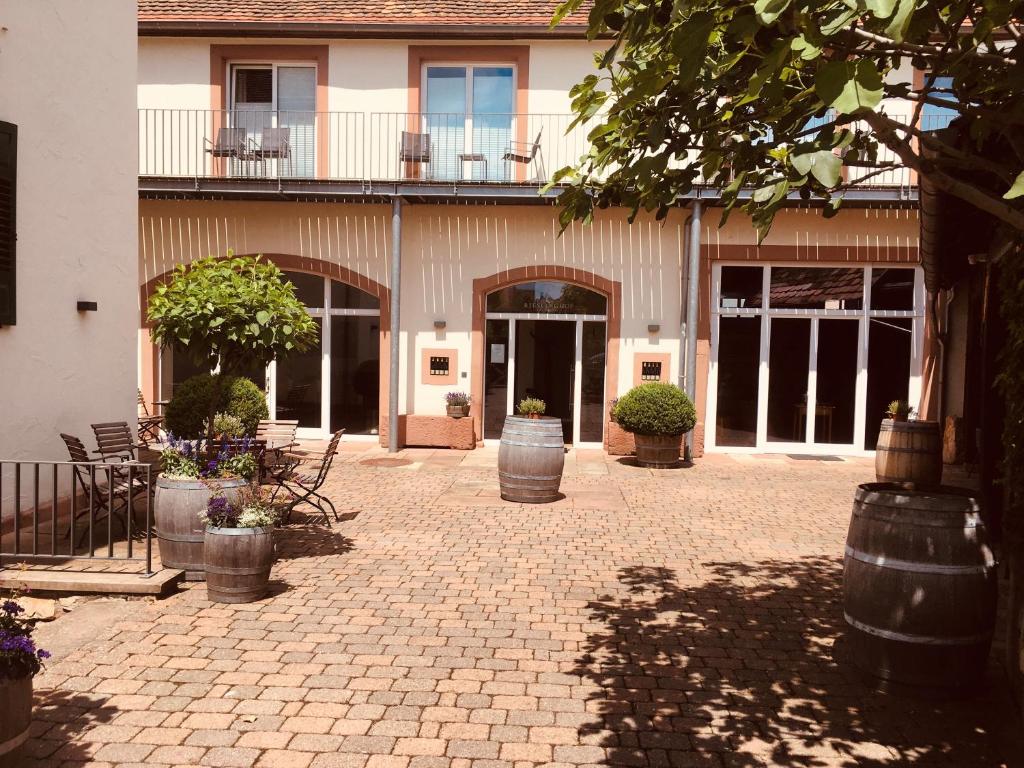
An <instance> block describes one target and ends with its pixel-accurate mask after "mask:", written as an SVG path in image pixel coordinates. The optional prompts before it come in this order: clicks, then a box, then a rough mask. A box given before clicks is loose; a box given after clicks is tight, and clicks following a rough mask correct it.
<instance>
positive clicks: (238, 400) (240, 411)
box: [164, 373, 269, 440]
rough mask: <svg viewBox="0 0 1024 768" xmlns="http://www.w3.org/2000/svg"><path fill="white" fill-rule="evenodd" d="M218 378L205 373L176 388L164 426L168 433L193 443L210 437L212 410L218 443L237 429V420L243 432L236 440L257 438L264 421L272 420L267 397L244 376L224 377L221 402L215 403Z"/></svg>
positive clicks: (186, 380)
mask: <svg viewBox="0 0 1024 768" xmlns="http://www.w3.org/2000/svg"><path fill="white" fill-rule="evenodd" d="M215 378H216V377H214V376H213V375H212V374H209V373H201V374H199V375H197V376H191V377H189V378H187V379H185V381H183V382H182V383H181V384H179V385H178V386H176V387H175V388H174V395H173V397H171V401H170V402H169V403H168V404H167V409H166V411H165V413H164V426H165V428H166V430H167V431H168V432H173V433H174V434H175V435H177V436H178V437H187V438H189V439H191V440H195V439H197V438H201V437H210V408H211V406H212V408H213V410H214V416H213V438H214V439H219V438H220V436H221V435H220V432H221V431H223V432H230V431H232V430H234V429H237V426H236V425H235V423H234V420H235V419H237V420H238V422H239V424H240V425H241V431H240V432H239V433H238V434H237V435H235V436H237V437H241V436H243V435H250V436H251V435H254V434H256V427H257V426H258V425H259V422H260V419H266V418H268V416H269V411H268V409H267V395H266V393H265V392H264V391H263V389H262V388H261V387H260V386H258V385H257V384H255V383H254V382H253V381H251V380H250V379H247V378H245V377H244V376H225V377H222V381H221V384H222V387H221V388H220V394H219V399H218V400H217V401H216V402H212V400H213V395H214V388H215V386H214V385H215ZM218 420H219V422H220V423H219V425H218ZM218 426H219V427H220V429H219V430H218Z"/></svg>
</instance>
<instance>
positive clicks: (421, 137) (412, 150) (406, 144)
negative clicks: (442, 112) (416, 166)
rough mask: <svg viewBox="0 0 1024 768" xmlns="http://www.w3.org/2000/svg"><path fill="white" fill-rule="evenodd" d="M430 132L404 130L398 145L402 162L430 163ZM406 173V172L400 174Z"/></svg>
mask: <svg viewBox="0 0 1024 768" xmlns="http://www.w3.org/2000/svg"><path fill="white" fill-rule="evenodd" d="M430 157H431V155H430V134H429V133H410V132H409V131H402V139H401V141H400V142H399V145H398V160H399V162H402V163H420V164H423V165H430ZM399 175H400V176H401V175H404V174H399Z"/></svg>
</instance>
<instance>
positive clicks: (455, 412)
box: [447, 405, 469, 419]
mask: <svg viewBox="0 0 1024 768" xmlns="http://www.w3.org/2000/svg"><path fill="white" fill-rule="evenodd" d="M447 408H448V415H449V416H451V417H452V418H453V419H462V418H465V417H466V416H469V406H468V405H449V406H447Z"/></svg>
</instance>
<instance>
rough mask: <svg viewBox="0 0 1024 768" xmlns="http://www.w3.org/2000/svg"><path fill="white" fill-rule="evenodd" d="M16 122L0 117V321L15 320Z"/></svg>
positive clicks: (4, 322) (10, 323) (3, 323)
mask: <svg viewBox="0 0 1024 768" xmlns="http://www.w3.org/2000/svg"><path fill="white" fill-rule="evenodd" d="M17 168H18V126H16V125H14V124H12V123H5V122H3V121H0V325H14V323H15V275H14V271H15V269H14V268H15V255H14V251H15V245H16V243H17V233H16V232H15V224H16V222H17V218H16V216H15V205H14V203H15V197H16V195H15V192H16V189H17Z"/></svg>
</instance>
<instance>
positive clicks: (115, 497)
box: [60, 432, 146, 547]
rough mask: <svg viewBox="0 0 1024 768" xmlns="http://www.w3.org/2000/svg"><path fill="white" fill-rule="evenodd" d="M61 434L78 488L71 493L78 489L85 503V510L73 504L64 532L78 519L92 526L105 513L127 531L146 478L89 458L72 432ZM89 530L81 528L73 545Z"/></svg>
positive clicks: (140, 472)
mask: <svg viewBox="0 0 1024 768" xmlns="http://www.w3.org/2000/svg"><path fill="white" fill-rule="evenodd" d="M60 437H61V440H63V441H64V445H65V446H67V449H68V455H69V457H70V459H71V461H73V462H74V463H75V467H74V476H75V482H76V483H77V485H78V489H76V490H74V493H75V494H76V495H77V494H78V493H79V492H80V493H81V495H82V498H83V500H84V502H85V508H84V509H79V508H78V504H77V503H76V504H74V505H73V506H72V509H75V510H76V511H75V512H74V514H73V516H72V519H71V525H70V526H69V528H68V532H67V535H68V536H71V534H72V531H74V530H75V527H76V526H75V524H76V523H77V522H78V521H79V520H80V519H81V518H83V517H89V519H90V526H95V524H96V522H97V520H98V519H99V518H100V517H101V516H102V515H104V514H106V515H108V516H112V517H116V518H117V519H118V521H119V522H120V523H121V530H123V531H124V532H125V534H127V533H128V512H129V509H134V501H135V497H136V496H139V495H141V494H143V493H145V492H146V483H145V481H144V480H141V479H140V478H139V477H138V475H136V474H135V471H134V470H132V469H130V468H128V467H120V466H116V467H115V466H114V465H111V464H107V463H105V462H104V461H102V460H100V459H91V458H89V452H88V451H87V450H86V448H85V444H84V443H83V442H82V441H81V440H80V439H79V438H77V437H75V436H74V435H68V434H65V433H64V432H61V433H60ZM84 465H94V466H95V467H96V468H95V469H91V468H89V467H86V466H84ZM138 472H139V474H140V475H143V477H144V476H145V475H144V474H143V473H144V470H143V469H141V468H140V469H139V470H138ZM89 531H90V527H88V526H87V527H86V528H84V529H82V533H81V535H80V536H79V538H78V541H77V542H75V546H76V547H78V546H81V544H82V541H83V539H84V538H85V537H86V536H87V535H88V534H89ZM140 533H141V532H140Z"/></svg>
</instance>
